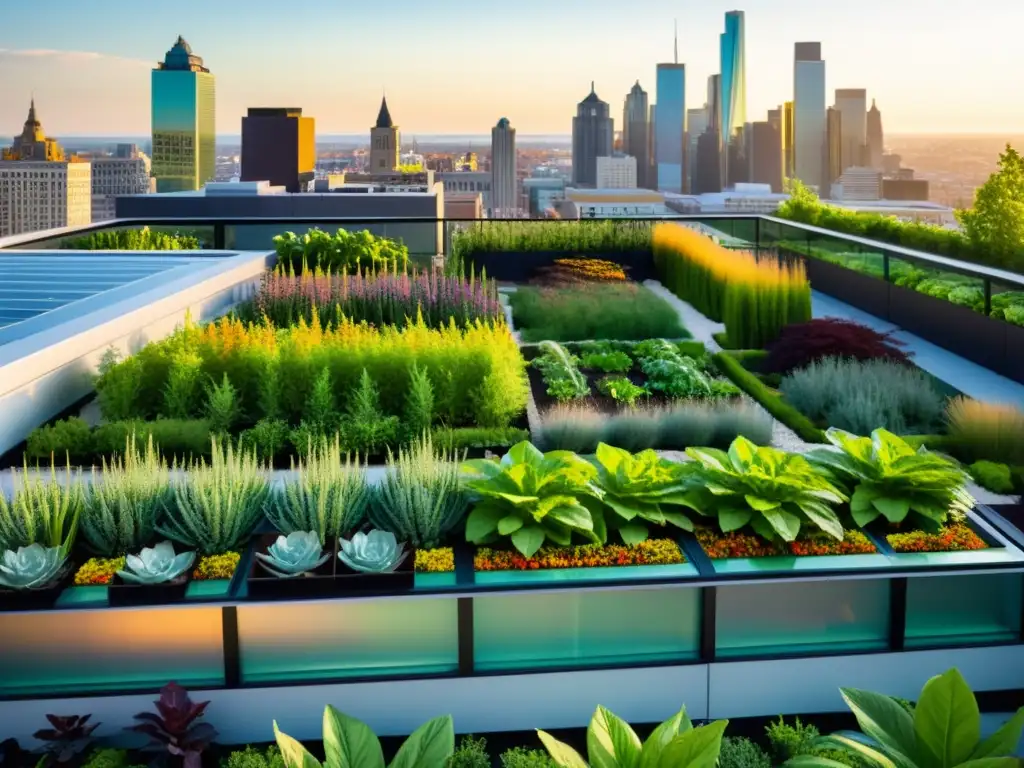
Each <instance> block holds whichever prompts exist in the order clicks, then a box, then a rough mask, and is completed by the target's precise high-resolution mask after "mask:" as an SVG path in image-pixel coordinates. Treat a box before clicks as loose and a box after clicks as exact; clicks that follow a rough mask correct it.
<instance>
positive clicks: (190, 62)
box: [156, 35, 210, 73]
mask: <svg viewBox="0 0 1024 768" xmlns="http://www.w3.org/2000/svg"><path fill="white" fill-rule="evenodd" d="M156 68H157V69H158V70H162V71H170V72H207V73H209V71H210V70H209V69H207V68H206V67H205V66H203V59H202V57H201V56H196V55H195V54H194V53H192V46H190V45H189V44H188V43H187V42H186V41H185V38H184V37H182V36H181V35H178V39H177V40H176V41H175V42H174V45H173V46H171V49H170V50H169V51H168V52H167V55H166V56H164V60H163V61H162V62H160V63H158V64H157V65H156Z"/></svg>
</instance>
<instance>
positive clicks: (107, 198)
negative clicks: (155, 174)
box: [89, 144, 155, 222]
mask: <svg viewBox="0 0 1024 768" xmlns="http://www.w3.org/2000/svg"><path fill="white" fill-rule="evenodd" d="M89 164H90V166H91V167H92V220H93V221H94V222H97V221H109V220H111V219H114V218H116V217H117V216H116V212H115V207H116V206H115V203H116V200H117V198H118V197H119V196H121V195H145V194H148V193H149V192H152V191H153V185H152V184H151V182H153V181H155V180H154V179H151V178H150V171H151V163H150V159H149V158H148V157H147V156H146V154H145V153H144V152H141V151H139V148H138V146H136V145H135V144H118V145H117V149H116V150H115V151H114V154H113V155H111V156H108V157H93V158H91V159H90V161H89Z"/></svg>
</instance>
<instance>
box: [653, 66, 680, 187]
mask: <svg viewBox="0 0 1024 768" xmlns="http://www.w3.org/2000/svg"><path fill="white" fill-rule="evenodd" d="M657 89H658V94H657V99H658V121H657V123H655V126H654V152H655V162H656V166H657V169H658V170H657V173H658V190H659V191H663V192H678V193H682V192H685V191H686V186H685V182H684V179H685V177H686V154H685V152H684V149H683V147H684V143H685V141H686V65H685V64H659V65H658V80H657Z"/></svg>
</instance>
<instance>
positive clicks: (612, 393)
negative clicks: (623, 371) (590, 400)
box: [597, 376, 650, 407]
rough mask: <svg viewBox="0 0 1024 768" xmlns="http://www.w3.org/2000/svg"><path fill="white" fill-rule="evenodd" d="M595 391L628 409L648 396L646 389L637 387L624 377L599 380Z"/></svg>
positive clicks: (609, 377)
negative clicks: (626, 406)
mask: <svg viewBox="0 0 1024 768" xmlns="http://www.w3.org/2000/svg"><path fill="white" fill-rule="evenodd" d="M597 389H598V391H599V392H600V393H601V394H602V395H607V396H608V397H610V398H611V399H612V400H615V401H616V402H618V403H623V404H625V405H628V406H630V407H632V406H634V405H636V402H637V401H638V400H639V399H640V398H642V397H647V395H649V394H650V393H649V392H648V391H647V388H646V387H640V386H637V385H636V384H634V383H633V382H631V381H630V380H629V379H627V378H626V377H625V376H608V377H606V378H604V379H601V380H600V381H599V382H598V383H597Z"/></svg>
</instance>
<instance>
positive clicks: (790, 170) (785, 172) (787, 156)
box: [779, 101, 796, 183]
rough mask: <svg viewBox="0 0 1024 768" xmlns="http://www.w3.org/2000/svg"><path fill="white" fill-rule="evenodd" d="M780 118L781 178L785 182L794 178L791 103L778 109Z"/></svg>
mask: <svg viewBox="0 0 1024 768" xmlns="http://www.w3.org/2000/svg"><path fill="white" fill-rule="evenodd" d="M779 112H780V116H781V118H782V127H781V128H780V129H779V130H780V132H781V133H780V135H781V137H782V178H783V179H784V180H785V181H784V183H785V182H788V181H789V180H790V179H793V178H796V120H795V113H794V109H793V102H792V101H787V102H786V103H785V104H783V105H782V107H780V109H779Z"/></svg>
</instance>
